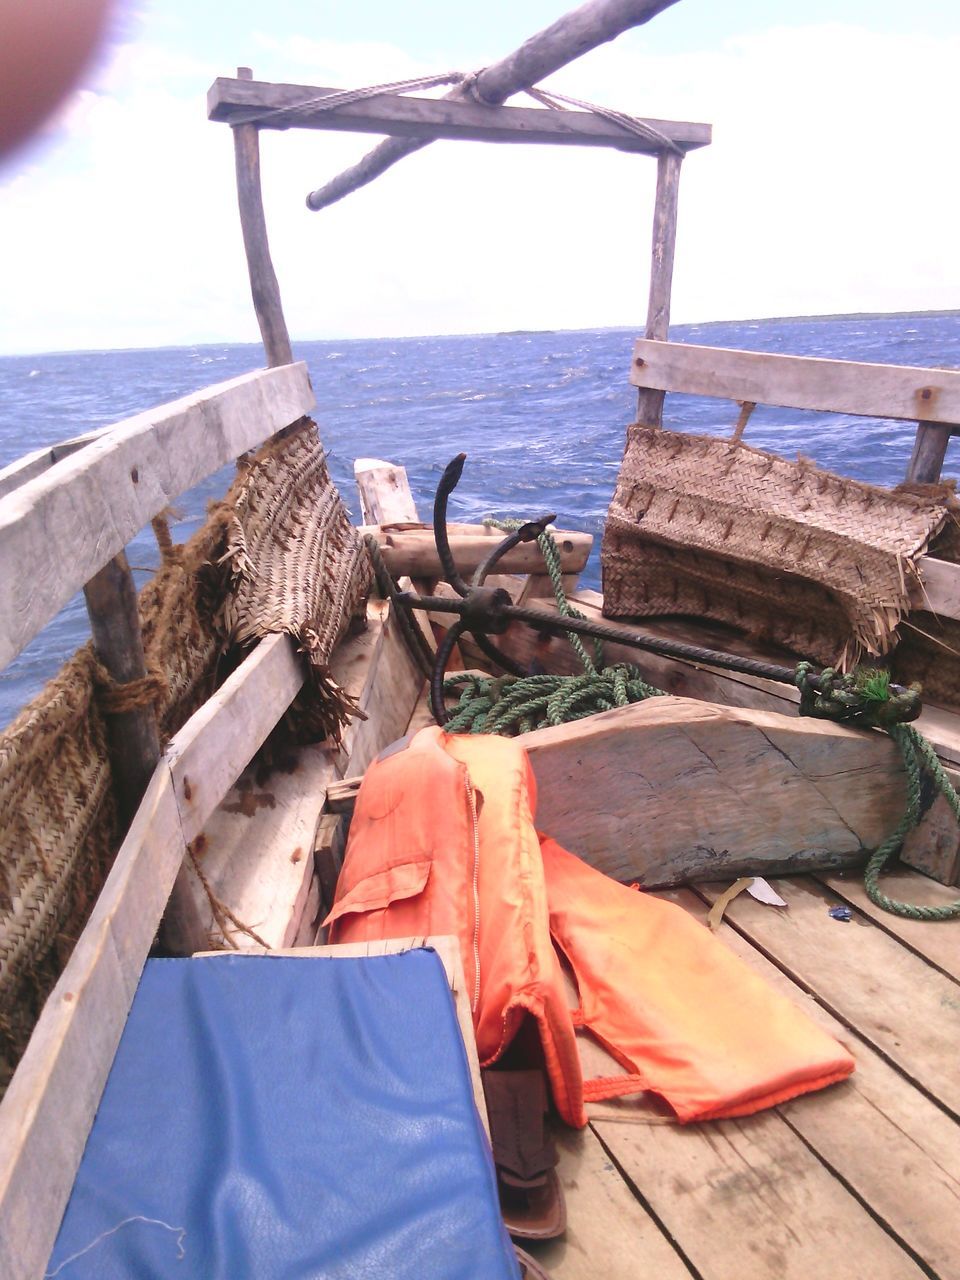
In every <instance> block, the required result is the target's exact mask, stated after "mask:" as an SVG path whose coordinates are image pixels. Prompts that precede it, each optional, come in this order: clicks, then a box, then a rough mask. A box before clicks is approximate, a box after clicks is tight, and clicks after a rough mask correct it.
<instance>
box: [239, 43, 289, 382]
mask: <svg viewBox="0 0 960 1280" xmlns="http://www.w3.org/2000/svg"><path fill="white" fill-rule="evenodd" d="M237 76H238V79H239V81H240V82H241V83H242V82H243V81H249V80H252V79H253V72H252V71H251V70H250V68H249V67H238V68H237ZM233 158H234V165H235V168H236V175H237V204H238V206H239V210H240V231H241V234H242V235H243V251H244V253H245V255H246V259H247V273H248V275H249V277H250V294H251V297H252V299H253V310H254V312H255V314H256V317H257V324H258V325H259V326H260V337H261V339H262V340H263V349H264V351H265V352H266V356H267V364H268V365H269V366H270V367H271V368H276V367H278V366H280V365H285V364H292V363H293V349H292V347H291V345H290V334H289V333H288V332H287V322H286V320H285V319H284V315H283V303H282V301H281V299H280V285H279V282H278V281H277V273H276V271H275V270H274V267H273V259H272V258H271V257H270V242H269V240H268V238H267V219H266V214H265V213H264V211H263V191H262V189H261V185H260V134H259V130H258V129H257V126H256V125H254V124H238V125H236V126H235V127H234V130H233Z"/></svg>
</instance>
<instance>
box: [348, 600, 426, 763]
mask: <svg viewBox="0 0 960 1280" xmlns="http://www.w3.org/2000/svg"><path fill="white" fill-rule="evenodd" d="M368 608H369V609H370V610H373V609H376V608H380V610H381V617H382V620H383V621H382V627H383V631H382V640H381V643H380V644H379V646H378V647H377V648H376V650H375V652H374V654H373V660H372V661H371V663H370V665H369V667H368V669H367V670H366V671H365V673H364V683H363V690H362V693H361V694H360V698H359V701H360V708H361V710H362V711H363V712H364V714H365V716H366V719H365V720H355V721H353V722H352V723H351V724H350V725H349V726H348V728H347V730H346V732H345V733H344V737H343V749H342V750H341V751H340V752H339V753H338V754H337V763H338V767H339V768H340V771H341V774H347V773H351V774H362V773H363V772H364V770H365V769H366V767H367V765H368V764H369V763H370V762H371V760H373V759H374V757H375V756H377V755H378V754H379V753H380V752H381V751H382V750H383V748H384V747H385V746H388V745H389V744H390V743H391V742H395V741H396V739H397V738H400V737H402V736H403V734H404V733H405V732H406V729H407V725H408V724H409V721H410V716H411V714H412V713H413V709H414V707H415V706H416V704H417V699H418V698H419V696H420V690H421V689H422V687H423V676H422V674H421V673H420V670H419V668H418V666H417V664H416V663H415V662H414V660H413V658H412V657H411V656H410V653H409V651H408V650H407V646H406V643H405V641H404V639H403V636H402V634H401V632H400V627H399V625H398V623H397V620H396V618H395V617H394V616H393V613H392V609H391V607H390V605H389V604H388V603H387V602H384V601H371V602H370V605H369V606H368Z"/></svg>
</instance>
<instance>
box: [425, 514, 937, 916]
mask: <svg viewBox="0 0 960 1280" xmlns="http://www.w3.org/2000/svg"><path fill="white" fill-rule="evenodd" d="M484 523H485V524H490V525H493V526H495V527H496V528H498V529H503V530H504V531H506V532H509V531H512V530H514V529H518V528H519V527H520V525H521V523H522V521H520V520H487V521H485V522H484ZM537 544H538V546H539V548H540V551H541V553H542V555H543V559H544V563H545V565H546V569H547V573H548V575H549V577H550V582H551V585H552V586H553V593H554V596H555V598H556V602H557V609H558V611H559V612H560V614H561V615H562V616H563V617H566V618H570V617H574V618H582V617H583V616H584V615H583V614H582V613H580V612H579V611H578V610H577V609H574V608H573V607H572V606H571V604H570V602H569V601H568V600H567V595H566V592H565V591H564V589H563V571H562V568H561V565H560V551H559V549H558V547H557V544H556V542H555V540H554V538H553V536H552V534H550V533H549V532H544V533H542V534H541V535H540V536H539V538H538V539H537ZM566 635H567V639H568V640H569V641H570V643H571V645H573V648H574V649H575V650H576V653H577V656H578V657H579V659H580V661H581V663H582V664H583V674H582V675H579V676H573V675H566V676H564V675H533V676H509V675H505V676H499V677H494V676H480V675H476V674H472V673H469V672H463V673H460V674H457V675H452V676H448V677H447V679H446V680H445V682H444V688H445V689H447V690H449V691H450V692H451V693H457V692H459V702H458V704H457V706H456V708H455V709H454V710H453V711H452V713H451V715H450V719H449V720H448V721H447V723H446V725H445V726H444V727H445V729H446V730H447V731H448V732H449V733H499V734H502V735H504V736H507V737H511V736H514V735H516V734H519V733H529V732H531V731H532V730H533V729H543V728H547V727H548V726H551V725H559V724H568V723H570V722H571V721H573V720H580V719H583V718H584V717H585V716H590V715H593V714H594V713H595V712H597V711H609V710H611V709H612V708H614V707H624V706H627V705H628V703H633V702H643V701H644V700H645V699H647V698H656V697H662V696H664V690H663V689H657V688H655V687H654V686H653V685H650V684H647V683H646V681H645V680H644V679H643V677H642V675H641V673H640V671H639V670H638V668H637V667H634V666H631V665H629V664H627V663H618V664H617V665H615V666H610V667H606V666H604V664H603V646H602V643H601V642H600V641H599V640H595V641H594V655H593V657H591V655H590V654H589V653H588V651H587V649H586V647H585V645H584V643H583V641H582V640H581V638H580V637H579V636H578V635H576V634H575V633H574V632H570V631H568V632H567V633H566ZM810 671H811V666H810V663H808V662H801V663H798V665H797V675H796V683H797V687H798V688H799V689H800V700H801V701H800V713H801V715H812V716H818V717H821V718H825V719H830V720H836V721H841V722H847V723H856V724H859V725H861V726H863V727H875V728H879V729H883V730H885V732H887V733H889V735H890V737H891V738H893V740H894V742H895V743H896V744H897V746H898V748H899V750H900V755H901V756H902V758H903V765H904V769H905V770H906V775H907V805H906V809H905V810H904V813H903V817H902V818H901V819H900V822H899V824H898V825H897V829H896V830H895V831H894V832H893V833H892V835H890V836H889V837H888V838H887V839H886V840H885V841H884V842H883V844H881V845H880V846H879V848H877V849H876V850H875V852H874V853H873V854H871V856H870V859H869V861H868V862H867V866H866V870H865V871H864V886H865V888H866V891H867V895H868V897H869V898H870V901H871V902H873V903H875V904H876V906H878V907H880V908H881V909H882V910H884V911H889V912H891V914H893V915H897V916H905V917H906V918H907V919H910V920H953V919H956V918H957V917H958V916H960V899H958V900H957V901H956V902H951V903H947V904H945V905H943V906H940V907H925V906H920V905H916V904H913V903H910V902H899V901H898V900H897V899H896V898H891V897H889V896H888V895H887V894H885V893H884V892H883V890H882V889H881V888H880V884H879V879H880V874H881V872H882V871H883V870H884V868H885V867H886V865H887V863H888V862H889V861H890V860H891V858H893V857H895V856H896V855H897V854H898V853H899V852H900V849H901V846H902V845H903V841H904V839H905V838H906V836H907V834H908V833H909V832H910V831H912V830H913V829H914V827H916V826H917V824H918V823H919V821H920V819H921V817H922V813H921V798H920V788H921V777H922V773H923V770H924V769H925V770H926V771H927V772H928V773H929V774H930V776H931V777H932V779H933V781H934V782H935V783H936V785H937V787H938V788H939V790H940V792H941V793H942V794H943V795H944V796H945V797H946V800H947V803H948V804H949V805H950V808H951V810H952V811H953V815H954V817H955V818H956V820H957V822H958V824H960V797H958V796H957V793H956V791H955V790H954V789H953V786H952V785H951V782H950V779H949V778H948V777H947V775H946V773H945V772H944V769H943V765H942V764H941V763H940V761H939V760H938V759H937V754H936V752H935V751H934V749H933V747H932V746H931V745H930V743H929V742H927V740H926V738H924V737H923V736H922V735H921V734H920V733H919V732H918V731H917V730H916V729H915V728H914V727H913V726H912V725H909V724H904V723H900V722H898V718H899V719H901V720H902V717H903V715H904V714H905V713H909V711H910V710H912V709H913V708H914V706H915V705H917V704H918V702H919V688H917V687H915V686H912V687H911V688H910V689H909V690H904V691H903V693H902V694H900V695H894V694H893V691H892V690H891V689H890V687H889V684H890V678H889V675H888V673H886V672H883V671H875V670H871V669H864V670H857V671H855V672H853V673H851V674H849V675H841V674H840V673H836V672H833V671H830V670H828V671H826V672H821V673H820V676H819V678H818V683H819V685H820V686H821V687H820V688H819V689H812V688H811V686H810V684H809V682H808V680H807V676H808V674H809V673H810ZM825 676H826V677H829V678H828V679H827V680H826V681H824V677H825ZM901 704H902V705H901ZM913 714H916V711H915V710H914V711H913Z"/></svg>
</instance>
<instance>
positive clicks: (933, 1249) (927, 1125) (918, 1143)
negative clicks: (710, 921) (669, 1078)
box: [658, 889, 960, 1280]
mask: <svg viewBox="0 0 960 1280" xmlns="http://www.w3.org/2000/svg"><path fill="white" fill-rule="evenodd" d="M658 896H661V897H664V898H668V899H669V900H671V901H674V902H676V903H677V904H678V905H680V906H682V907H684V908H685V909H686V910H687V911H689V912H690V914H691V915H693V916H695V917H696V918H697V919H699V920H701V921H705V920H706V917H707V910H708V909H707V906H706V905H705V904H704V903H703V902H702V901H701V900H700V899H699V898H698V897H697V896H696V895H695V894H694V893H693V892H692V891H690V890H688V889H679V890H673V891H669V892H666V893H664V894H661V895H658ZM768 910H769V908H768ZM717 936H718V937H719V938H720V939H721V941H723V942H724V943H725V944H726V946H728V947H729V948H730V949H731V950H732V951H733V952H734V953H735V954H736V955H737V956H739V957H740V959H741V960H743V961H744V962H745V963H746V964H747V965H749V966H750V968H751V969H753V970H754V971H755V972H756V973H757V974H759V975H760V976H761V977H762V978H763V979H764V980H765V981H766V982H768V983H769V984H770V985H771V986H772V987H774V988H775V989H776V990H778V991H780V993H781V994H782V995H784V996H786V997H787V999H789V1000H792V1001H793V1002H794V1003H796V1004H802V1005H803V1006H804V1009H805V1011H806V1013H807V1015H808V1017H810V1018H812V1019H813V1020H814V1022H816V1023H818V1024H819V1025H820V1026H821V1027H822V1028H823V1030H825V1031H826V1032H828V1033H829V1034H830V1035H832V1036H835V1037H836V1038H837V1039H838V1040H840V1041H841V1043H842V1044H843V1045H844V1046H845V1047H846V1048H847V1049H848V1050H849V1052H850V1053H851V1054H852V1055H853V1056H854V1058H855V1059H856V1063H857V1069H856V1071H855V1072H854V1074H853V1075H852V1076H851V1077H850V1078H849V1079H847V1080H845V1081H843V1083H842V1084H839V1085H836V1086H834V1087H832V1088H830V1089H827V1090H825V1091H822V1092H817V1093H812V1094H807V1095H805V1096H804V1097H802V1098H796V1099H794V1100H793V1101H792V1102H789V1103H786V1104H785V1105H783V1106H782V1107H780V1108H779V1112H780V1114H781V1115H782V1116H783V1117H784V1119H785V1120H786V1121H787V1123H788V1124H789V1125H790V1127H791V1128H792V1129H794V1130H795V1131H796V1132H798V1133H800V1134H801V1135H802V1136H803V1138H804V1139H805V1140H806V1141H807V1142H808V1143H809V1144H810V1145H811V1147H812V1148H813V1149H814V1150H815V1151H816V1153H817V1155H818V1156H819V1157H820V1159H821V1160H823V1161H824V1163H826V1164H827V1165H828V1167H829V1168H831V1169H833V1170H835V1171H836V1172H837V1173H838V1174H839V1176H840V1177H841V1178H842V1179H843V1180H844V1182H845V1183H846V1184H847V1186H849V1187H850V1189H851V1190H852V1191H853V1192H854V1194H855V1195H856V1196H857V1197H858V1198H859V1199H860V1200H861V1201H863V1202H864V1203H866V1204H868V1205H870V1206H871V1208H872V1209H873V1211H874V1212H875V1213H876V1215H877V1216H878V1217H879V1218H880V1219H881V1221H883V1222H885V1223H886V1224H887V1225H888V1227H889V1229H890V1230H891V1231H892V1232H893V1233H894V1235H896V1236H897V1238H899V1239H901V1240H903V1241H904V1242H905V1243H906V1244H907V1245H908V1246H909V1247H910V1248H911V1249H912V1250H913V1251H914V1253H915V1254H916V1255H917V1256H919V1257H921V1258H922V1259H923V1260H924V1261H925V1262H926V1263H927V1265H928V1266H930V1267H931V1268H932V1269H933V1271H934V1272H935V1273H936V1274H937V1275H938V1276H939V1277H941V1280H948V1278H949V1280H960V1214H958V1213H957V1211H956V1205H957V1200H958V1198H960V1126H958V1125H957V1124H956V1123H955V1122H954V1121H952V1120H950V1119H949V1118H948V1117H947V1116H945V1115H944V1114H943V1112H942V1111H941V1110H940V1108H939V1107H937V1106H936V1105H935V1104H934V1103H933V1102H931V1101H930V1100H929V1099H928V1098H925V1097H924V1096H923V1094H922V1093H920V1091H919V1090H918V1089H916V1088H914V1086H913V1085H912V1084H911V1083H910V1082H909V1081H908V1080H906V1079H905V1078H904V1077H903V1076H902V1075H901V1074H900V1073H899V1071H897V1070H896V1069H895V1068H894V1067H892V1066H891V1065H890V1064H889V1063H887V1062H885V1061H884V1060H883V1058H881V1057H880V1055H879V1054H877V1053H876V1052H874V1050H872V1049H871V1048H870V1047H869V1046H868V1045H867V1044H864V1043H863V1042H862V1041H861V1040H860V1039H859V1038H858V1037H857V1036H855V1035H852V1034H851V1033H850V1031H849V1030H848V1029H847V1028H846V1027H845V1026H844V1025H843V1024H842V1023H841V1022H838V1021H837V1019H836V1018H834V1017H833V1016H832V1015H831V1014H830V1013H829V1012H828V1011H827V1010H826V1009H825V1008H823V1007H822V1006H821V1005H819V1004H817V1003H816V1001H814V1000H811V999H810V998H809V997H808V996H807V995H806V992H805V990H804V989H803V988H802V987H798V986H797V985H796V984H795V983H793V982H792V981H791V980H790V979H789V978H788V977H787V975H786V974H785V973H783V972H781V970H780V969H778V968H777V967H776V965H775V964H773V963H772V962H771V961H770V960H768V959H767V958H766V957H765V956H764V955H763V954H762V953H761V952H760V951H758V950H757V948H755V947H754V946H752V945H751V944H750V942H748V941H747V940H746V939H745V938H743V937H742V936H741V935H740V934H739V933H737V931H736V930H735V929H733V928H732V927H731V926H730V925H729V924H722V925H721V926H720V929H719V931H718V934H717ZM854 945H855V943H854Z"/></svg>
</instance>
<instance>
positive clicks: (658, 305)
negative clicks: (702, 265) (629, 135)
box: [637, 151, 683, 427]
mask: <svg viewBox="0 0 960 1280" xmlns="http://www.w3.org/2000/svg"><path fill="white" fill-rule="evenodd" d="M682 159H683V156H681V155H677V154H676V153H675V152H670V151H662V152H661V153H660V155H659V157H658V159H657V194H656V201H655V204H654V211H653V246H652V250H651V256H650V293H649V298H648V301H647V328H646V336H647V337H648V338H655V339H658V340H659V341H665V340H666V338H667V336H668V335H669V332H670V298H671V293H672V289H673V260H674V256H675V253H676V247H677V200H678V197H679V190H680V162H681V161H682ZM663 398H664V393H663V392H662V391H657V390H654V389H651V388H649V387H641V388H640V389H639V391H638V392H637V421H638V422H643V423H645V424H646V425H648V426H652V427H659V426H661V425H662V423H663Z"/></svg>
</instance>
